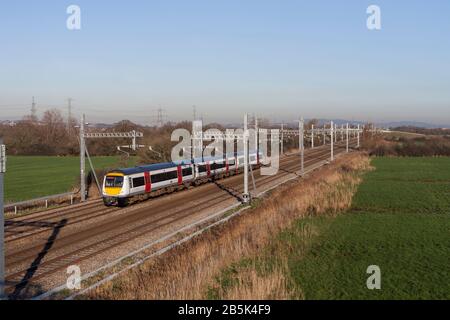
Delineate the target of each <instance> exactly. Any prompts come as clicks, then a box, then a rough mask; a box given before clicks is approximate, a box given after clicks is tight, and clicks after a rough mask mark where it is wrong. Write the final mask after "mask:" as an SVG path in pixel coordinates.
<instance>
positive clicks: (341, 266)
mask: <svg viewBox="0 0 450 320" xmlns="http://www.w3.org/2000/svg"><path fill="white" fill-rule="evenodd" d="M372 166H374V167H375V170H373V171H369V172H367V173H366V174H365V175H364V179H363V181H362V183H361V184H360V185H359V187H358V190H357V192H356V194H355V195H354V197H353V199H352V206H351V208H350V209H349V210H347V211H346V212H343V213H340V214H338V215H337V216H331V215H323V216H314V217H309V218H303V219H299V220H297V221H295V222H294V224H293V226H292V227H291V228H289V229H288V230H285V231H283V232H282V233H280V234H279V235H278V236H277V237H275V238H274V239H273V240H272V241H271V242H270V244H269V245H268V246H267V247H266V248H264V249H263V250H262V251H261V252H260V254H259V256H258V257H257V258H246V257H243V258H242V260H241V261H240V262H239V263H238V264H233V265H231V266H230V267H229V268H226V269H224V271H223V274H222V275H221V276H220V277H218V280H217V281H218V283H219V284H220V287H222V288H228V287H230V286H231V287H232V286H233V285H235V284H236V283H237V282H236V279H238V277H237V275H238V274H239V273H240V272H245V270H247V269H249V268H250V269H255V270H256V272H257V273H258V274H261V275H266V276H267V272H269V274H270V272H271V271H270V270H271V269H272V268H273V267H274V266H277V265H283V267H282V272H283V276H284V278H285V279H287V283H288V292H289V296H291V297H292V298H293V299H297V298H304V299H330V300H332V299H450V158H445V157H442V158H420V157H418V158H374V159H372ZM274 250H276V252H277V254H274ZM285 251H286V252H285ZM371 265H376V266H379V268H380V270H381V289H380V290H377V289H375V290H369V289H368V288H367V285H366V283H367V279H368V277H369V276H370V274H368V273H367V268H368V267H369V266H371ZM241 270H244V271H241ZM227 290H229V289H227ZM211 292H212V293H210V292H208V294H209V295H208V297H209V298H216V296H215V295H214V294H215V291H211Z"/></svg>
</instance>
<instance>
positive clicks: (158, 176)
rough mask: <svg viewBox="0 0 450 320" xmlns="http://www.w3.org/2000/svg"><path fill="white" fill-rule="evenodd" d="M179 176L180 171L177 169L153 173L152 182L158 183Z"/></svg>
mask: <svg viewBox="0 0 450 320" xmlns="http://www.w3.org/2000/svg"><path fill="white" fill-rule="evenodd" d="M177 178H178V172H177V171H176V170H173V171H169V172H163V173H158V174H154V175H153V174H152V175H151V180H152V183H158V182H162V181H167V180H172V179H177Z"/></svg>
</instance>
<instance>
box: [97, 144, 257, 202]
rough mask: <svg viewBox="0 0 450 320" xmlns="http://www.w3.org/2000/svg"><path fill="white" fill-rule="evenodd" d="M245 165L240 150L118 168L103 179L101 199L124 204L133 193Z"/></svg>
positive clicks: (226, 172)
mask: <svg viewBox="0 0 450 320" xmlns="http://www.w3.org/2000/svg"><path fill="white" fill-rule="evenodd" d="M260 158H261V153H260V154H259V155H257V154H256V153H255V152H254V153H250V155H249V160H250V161H249V163H250V164H251V165H257V164H259V159H260ZM243 166H244V156H243V154H242V153H240V154H234V155H232V156H229V155H226V156H225V157H209V158H203V159H195V160H193V161H192V162H191V161H181V162H178V163H175V162H166V163H158V164H151V165H146V166H138V167H134V168H124V169H117V170H114V171H111V172H108V173H107V174H106V175H105V177H104V180H103V190H102V195H103V202H104V203H105V205H107V206H111V205H118V206H125V205H127V203H128V199H130V198H132V197H134V196H140V195H145V194H150V193H152V192H154V191H157V190H162V189H167V188H172V187H177V186H182V185H184V186H188V185H190V184H191V183H192V182H196V183H201V182H204V181H207V180H210V179H215V178H218V177H223V176H227V175H230V174H237V173H238V172H239V168H242V167H243Z"/></svg>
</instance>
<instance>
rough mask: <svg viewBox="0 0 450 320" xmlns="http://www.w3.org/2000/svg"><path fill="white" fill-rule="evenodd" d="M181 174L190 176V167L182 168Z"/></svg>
mask: <svg viewBox="0 0 450 320" xmlns="http://www.w3.org/2000/svg"><path fill="white" fill-rule="evenodd" d="M182 175H183V176H191V175H192V168H184V169H183V171H182Z"/></svg>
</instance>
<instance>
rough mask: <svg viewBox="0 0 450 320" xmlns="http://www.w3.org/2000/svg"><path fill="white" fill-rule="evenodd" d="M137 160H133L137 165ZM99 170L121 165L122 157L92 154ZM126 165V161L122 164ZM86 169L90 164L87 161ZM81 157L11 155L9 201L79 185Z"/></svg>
mask: <svg viewBox="0 0 450 320" xmlns="http://www.w3.org/2000/svg"><path fill="white" fill-rule="evenodd" d="M134 161H135V159H134V158H133V159H131V160H130V161H129V165H130V166H132V165H134ZM92 162H93V165H94V167H95V168H96V169H103V168H116V167H118V166H120V157H92ZM122 165H123V164H122ZM86 170H89V163H88V161H87V160H86ZM79 172H80V159H79V158H78V157H46V156H43V157H40V156H39V157H38V156H36V157H35V156H8V162H7V172H6V174H5V201H6V202H16V201H22V200H28V199H33V198H38V197H43V196H46V195H52V194H59V193H64V192H68V191H71V189H72V188H73V187H74V186H76V185H79Z"/></svg>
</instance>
